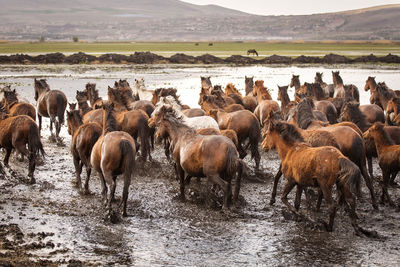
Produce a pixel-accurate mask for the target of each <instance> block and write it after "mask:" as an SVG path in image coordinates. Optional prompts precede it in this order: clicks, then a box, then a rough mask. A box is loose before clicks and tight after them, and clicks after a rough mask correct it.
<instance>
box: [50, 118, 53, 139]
mask: <svg viewBox="0 0 400 267" xmlns="http://www.w3.org/2000/svg"><path fill="white" fill-rule="evenodd" d="M50 134H51V136H53V135H54V134H53V119H52V118H51V117H50Z"/></svg>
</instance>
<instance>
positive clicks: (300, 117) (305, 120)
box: [296, 98, 315, 129]
mask: <svg viewBox="0 0 400 267" xmlns="http://www.w3.org/2000/svg"><path fill="white" fill-rule="evenodd" d="M296 109H297V112H296V121H297V125H298V126H299V128H300V129H307V128H308V126H309V125H310V124H311V123H312V122H313V121H315V118H314V115H313V113H312V104H311V103H310V101H309V100H308V99H307V98H304V99H303V100H302V101H300V103H299V104H298V105H297V108H296Z"/></svg>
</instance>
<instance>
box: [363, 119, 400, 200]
mask: <svg viewBox="0 0 400 267" xmlns="http://www.w3.org/2000/svg"><path fill="white" fill-rule="evenodd" d="M383 127H384V126H383V124H382V123H375V124H374V125H373V126H372V127H371V128H369V129H368V131H366V132H365V133H364V138H366V139H369V138H373V139H374V141H375V145H376V150H377V152H378V163H379V167H380V168H381V170H382V176H383V184H382V196H381V202H382V203H384V201H385V197H386V199H387V201H388V202H389V204H390V205H391V206H394V203H393V201H392V200H391V199H390V197H389V194H388V191H387V187H388V184H389V181H390V176H391V175H394V176H396V174H397V172H398V171H400V145H396V144H395V143H394V142H393V140H392V139H391V138H390V136H389V135H388V134H387V132H386V131H385V130H384V128H383Z"/></svg>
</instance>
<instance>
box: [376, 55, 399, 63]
mask: <svg viewBox="0 0 400 267" xmlns="http://www.w3.org/2000/svg"><path fill="white" fill-rule="evenodd" d="M379 61H380V62H384V63H400V57H399V56H396V55H392V54H390V53H389V54H387V55H386V56H384V57H380V58H379Z"/></svg>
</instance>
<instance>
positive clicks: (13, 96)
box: [4, 89, 36, 120]
mask: <svg viewBox="0 0 400 267" xmlns="http://www.w3.org/2000/svg"><path fill="white" fill-rule="evenodd" d="M4 101H5V104H6V109H7V110H8V113H9V114H10V116H11V117H12V116H17V115H27V116H29V117H31V118H32V119H33V120H36V109H35V107H34V106H33V105H31V104H29V103H27V102H20V101H19V100H18V95H17V93H16V92H15V89H14V90H6V91H4Z"/></svg>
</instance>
